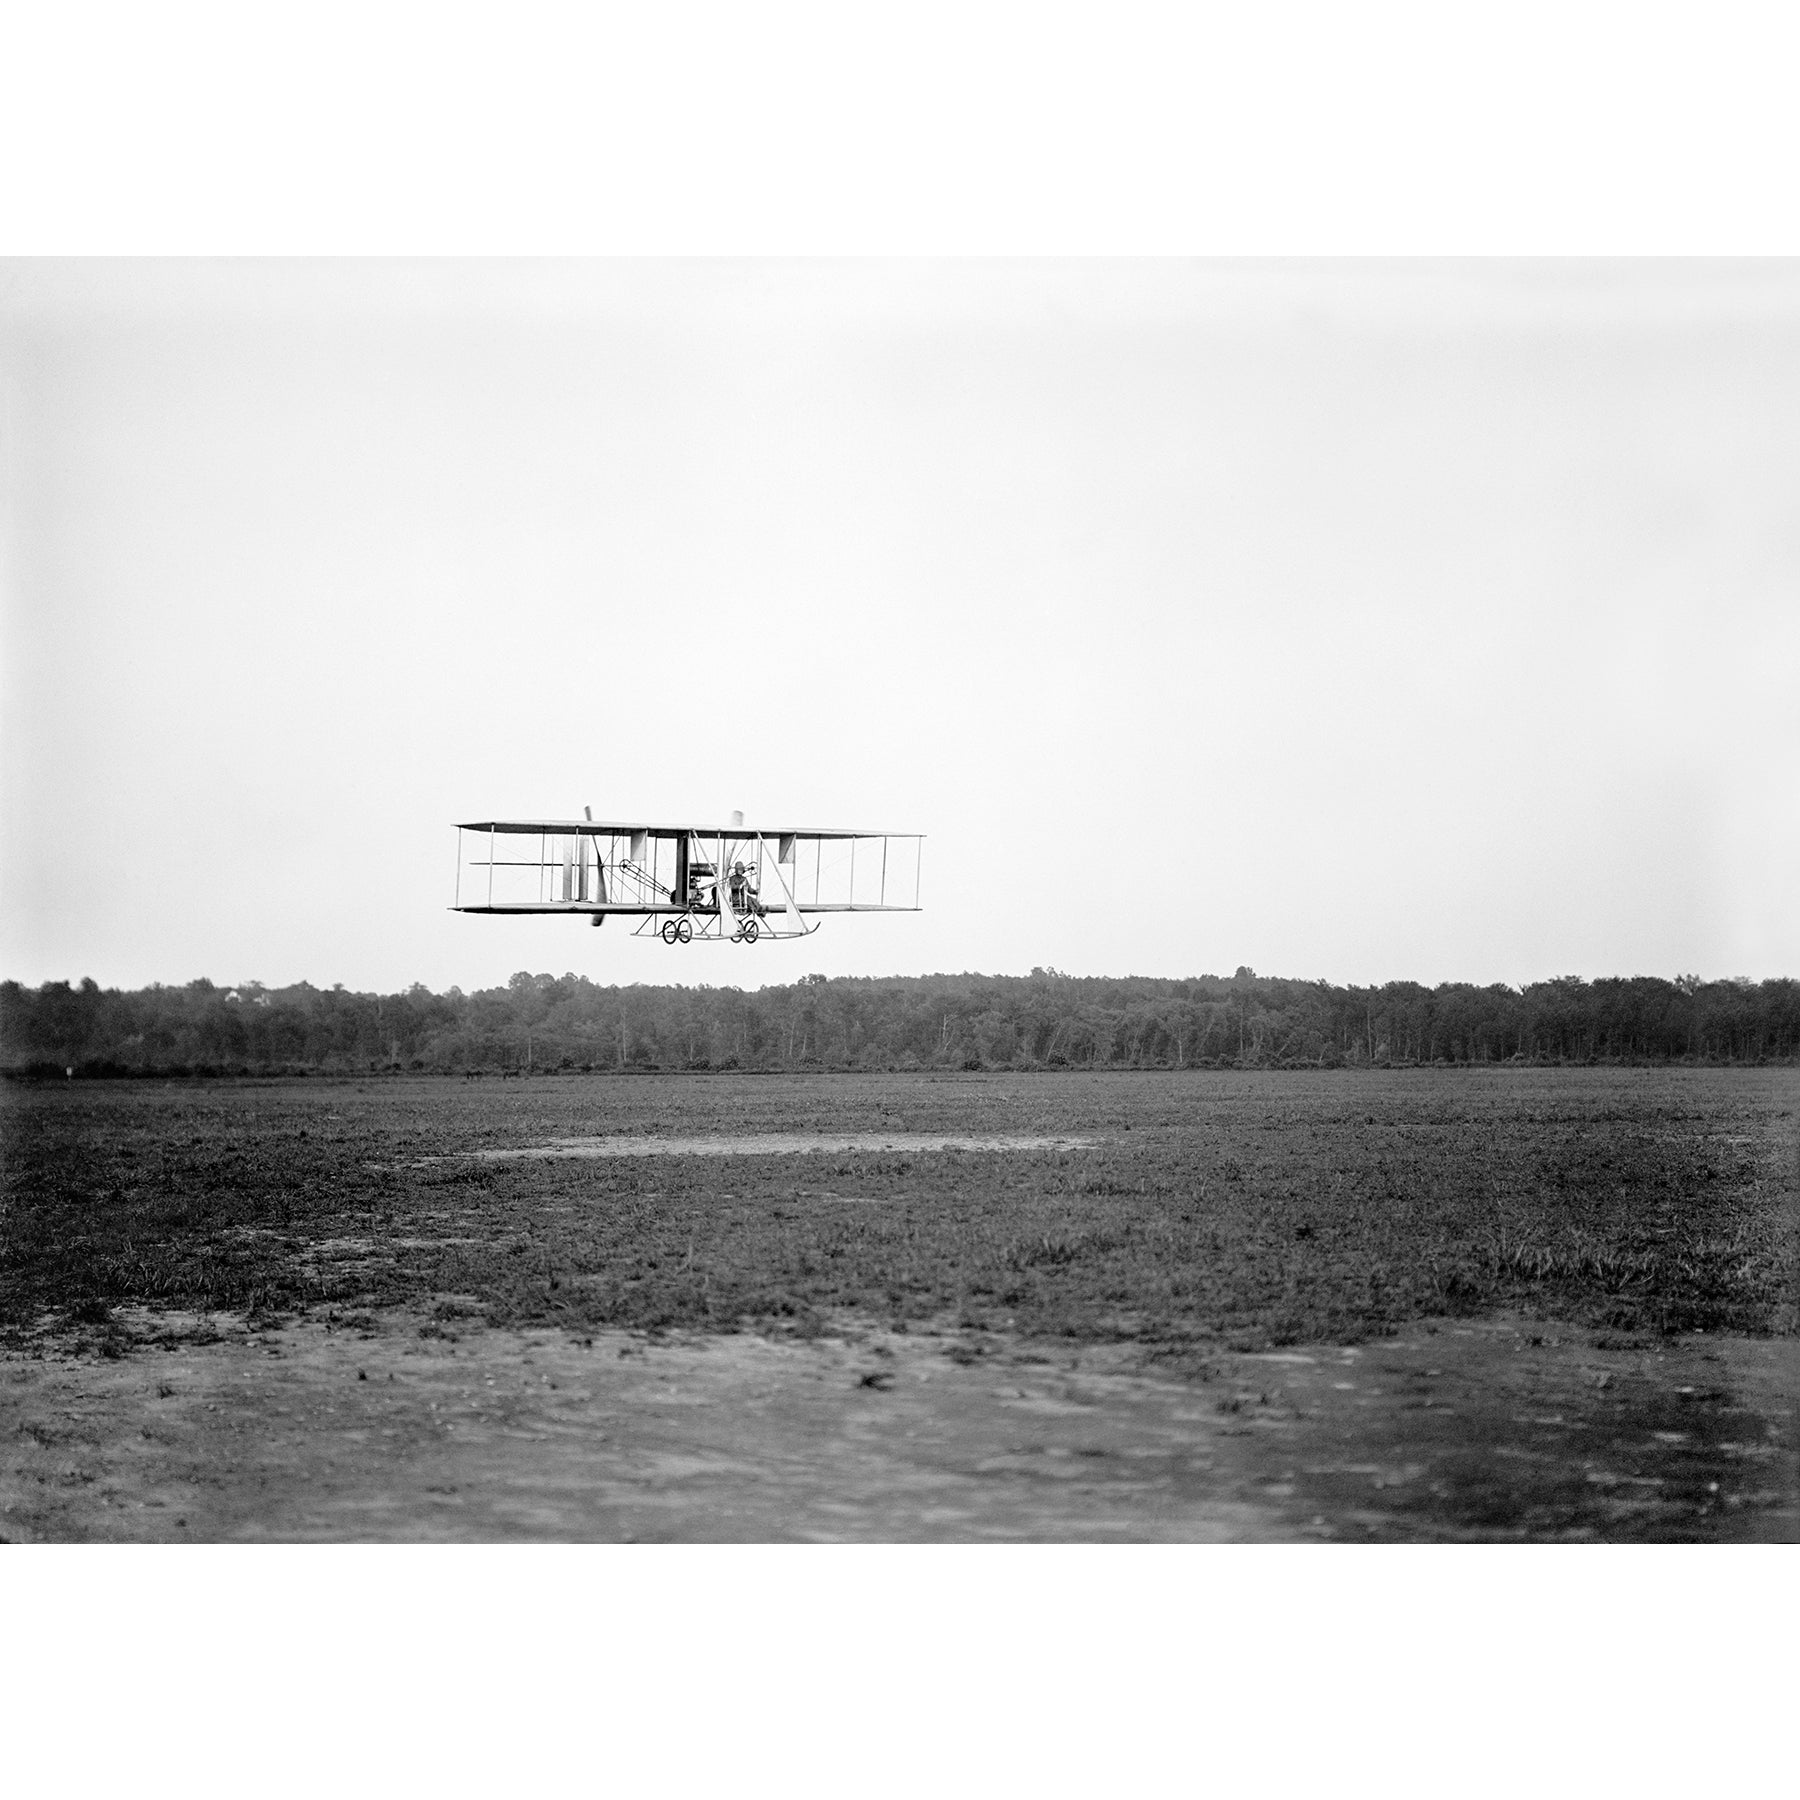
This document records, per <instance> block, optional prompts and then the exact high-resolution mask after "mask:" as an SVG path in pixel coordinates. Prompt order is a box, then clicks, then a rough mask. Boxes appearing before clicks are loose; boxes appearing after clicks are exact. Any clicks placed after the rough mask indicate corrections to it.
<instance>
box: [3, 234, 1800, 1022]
mask: <svg viewBox="0 0 1800 1800" xmlns="http://www.w3.org/2000/svg"><path fill="white" fill-rule="evenodd" d="M0 430H3V432H4V442H3V448H0V456H3V458H4V460H3V462H0V499H3V506H4V511H3V513H0V556H3V557H4V561H3V563H0V578H3V580H4V590H5V613H4V638H3V641H0V649H3V651H4V670H3V680H4V687H3V689H0V696H3V704H4V722H3V732H4V736H3V738H0V754H3V757H4V764H3V776H0V779H3V787H0V853H3V861H0V974H4V975H8V976H12V977H14V978H17V979H21V980H24V981H28V982H38V981H41V980H44V979H48V978H62V977H70V978H75V977H79V976H81V975H89V974H91V975H93V976H94V977H95V978H96V979H98V980H100V981H101V982H102V983H103V984H106V985H113V984H120V985H127V986H134V985H138V984H141V983H144V982H148V981H152V980H161V981H170V982H176V981H184V980H187V979H190V978H192V977H193V976H195V975H199V974H206V975H209V976H211V977H212V978H213V979H215V980H218V981H237V980H245V979H252V978H255V979H260V980H263V981H267V982H271V983H278V982H287V981H292V980H298V979H302V978H305V979H308V980H311V981H313V982H315V983H319V984H321V985H329V984H330V983H332V982H336V981H342V982H344V983H345V984H347V985H349V986H352V987H379V988H383V989H391V988H394V987H397V986H401V985H404V984H406V983H408V982H411V981H414V980H419V981H423V982H425V983H427V984H428V985H430V986H432V987H434V988H443V987H445V986H448V985H450V984H451V983H456V984H459V985H461V986H462V987H464V988H471V987H476V986H482V985H487V984H490V983H492V982H495V981H500V980H503V979H504V978H505V977H506V976H507V975H508V974H509V973H510V972H511V971H513V970H515V969H519V968H530V969H533V970H538V969H548V970H551V971H554V972H557V973H560V972H562V971H564V970H575V971H579V972H583V973H586V974H588V975H590V976H591V977H593V978H594V979H596V980H600V981H615V980H616V981H626V982H629V981H636V980H658V981H660V980H676V979H679V980H684V981H694V982H700V981H704V982H709V983H714V984H725V983H734V984H740V985H746V986H752V985H758V984H760V983H761V982H763V981H772V980H777V981H786V980H791V979H793V978H795V977H796V976H798V975H800V974H803V973H806V972H809V971H811V970H814V969H819V970H823V971H825V972H828V973H851V974H884V973H910V972H919V971H925V970H933V969H982V970H990V971H1001V972H1023V971H1025V970H1028V969H1030V968H1031V967H1032V966H1033V965H1034V964H1040V963H1042V964H1051V965H1054V966H1056V967H1059V968H1062V969H1065V970H1068V971H1070V972H1073V973H1079V974H1103V973H1127V972H1135V973H1148V974H1164V975H1187V974H1197V973H1201V972H1203V971H1216V972H1223V973H1229V972H1230V971H1231V970H1232V969H1233V968H1234V967H1236V966H1237V965H1238V964H1240V963H1249V964H1251V965H1252V966H1254V967H1255V968H1256V969H1258V970H1259V971H1261V972H1264V973H1270V974H1285V975H1295V976H1326V977H1329V978H1331V979H1334V980H1340V981H1374V980H1387V979H1391V978H1399V977H1409V978H1414V979H1418V980H1423V981H1427V982H1435V981H1439V980H1446V979H1467V980H1474V981H1507V982H1522V981H1528V980H1533V979H1537V978H1540V977H1544V976H1549V975H1555V974H1560V973H1580V974H1584V975H1589V976H1593V975H1600V974H1632V973H1640V972H1645V973H1660V974H1665V975H1672V974H1674V973H1676V972H1678V971H1685V970H1689V969H1692V970H1697V971H1699V972H1701V973H1703V974H1707V975H1726V974H1750V975H1755V976H1765V975H1773V974H1794V973H1800V903H1797V901H1796V895H1800V805H1797V798H1800V705H1796V702H1795V695H1796V693H1797V692H1800V680H1797V676H1800V264H1797V263H1771V262H1761V263H1747V264H1725V263H1655V264H1643V263H1586V264H1571V263H1550V264H1514V263H1502V262H1487V263H1462V264H1451V263H1279V262H1262V263H1243V262H1239V263H1232V262H1180V261H1149V262H1091V261H1090V262H1083V261H1063V262H1056V261H1045V262H986V263H983V262H904V261H902V262H780V261H766V262H631V261H610V262H604V261H603V262H589V263H579V262H567V263H554V262H552V263H469V264H452V263H434V264H397V263H387V264H360V263H178V262H137V263H112V264H108V263H67V262H25V261H14V262H10V263H6V264H3V265H0ZM584 804H585V805H591V806H592V807H593V809H594V812H595V814H596V816H599V817H606V816H620V817H630V816H636V815H643V816H648V817H657V816H661V815H676V816H680V815H691V814H699V815H703V816H718V815H722V814H724V813H725V812H726V811H728V810H729V809H730V808H732V807H741V808H743V809H744V811H745V812H746V814H747V815H748V817H749V819H750V821H751V822H752V823H755V822H757V820H758V819H759V818H760V819H762V820H765V821H770V822H783V823H786V822H800V823H808V822H818V823H825V824H840V823H842V824H851V825H859V826H865V825H866V826H869V827H873V828H888V829H894V830H917V831H923V832H926V833H928V834H929V838H928V842H927V845H926V851H925V875H924V899H925V904H926V909H927V910H926V911H925V912H924V913H923V914H921V915H918V916H916V917H901V918H893V919H885V918H879V919H854V920H830V921H828V922H827V923H826V925H825V928H824V929H823V930H822V931H821V932H820V933H819V935H818V936H817V937H815V938H813V939H811V940H810V941H809V942H807V943H805V944H803V945H759V946H757V947H756V948H754V949H708V950H702V949H698V948H696V949H691V950H687V951H683V952H677V951H671V950H668V949H665V948H664V947H663V946H662V945H660V944H649V943H638V942H633V941H632V940H631V938H630V936H629V933H628V931H627V930H625V929H621V927H620V924H619V922H618V921H614V922H613V923H612V924H610V925H608V926H607V927H606V928H605V929H604V930H603V931H593V930H590V929H588V928H587V927H586V926H585V925H582V924H579V923H576V922H573V921H566V920H520V921H515V920H501V919H492V918H481V917H465V916H458V915H454V914H452V913H450V912H448V911H446V910H445V909H446V908H447V906H448V904H449V901H450V898H451V894H450V885H451V874H452V868H453V854H454V834H453V833H452V831H451V829H450V825H451V822H452V821H453V820H456V819H467V818H480V817H487V816H494V815H498V816H503V817H504V816H508V815H525V816H539V815H544V814H549V815H558V814H562V815H571V816H573V815H578V814H579V813H580V811H581V808H582V806H583V805H584Z"/></svg>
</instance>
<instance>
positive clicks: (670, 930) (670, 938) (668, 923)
mask: <svg viewBox="0 0 1800 1800" xmlns="http://www.w3.org/2000/svg"><path fill="white" fill-rule="evenodd" d="M680 929H681V928H680V926H679V925H678V924H677V923H676V922H675V920H673V919H664V920H663V922H662V941H663V942H664V943H665V944H672V943H674V941H675V934H676V933H677V932H678V931H679V930H680Z"/></svg>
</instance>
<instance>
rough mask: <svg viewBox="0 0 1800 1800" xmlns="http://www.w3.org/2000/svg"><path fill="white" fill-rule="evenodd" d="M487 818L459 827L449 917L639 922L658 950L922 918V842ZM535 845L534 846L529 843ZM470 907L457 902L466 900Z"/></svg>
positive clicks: (792, 831)
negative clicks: (871, 919) (828, 920)
mask: <svg viewBox="0 0 1800 1800" xmlns="http://www.w3.org/2000/svg"><path fill="white" fill-rule="evenodd" d="M583 810H584V811H585V812H587V814H588V816H587V817H586V818H582V819H484V820H479V821H475V822H471V823H469V824H466V825H458V826H457V827H456V897H455V900H454V902H453V904H452V907H451V910H452V911H453V912H470V913H570V914H575V915H577V916H581V917H585V918H586V919H587V920H588V921H589V922H590V923H591V924H594V925H604V924H605V923H606V921H607V920H608V919H609V918H612V917H615V916H616V917H619V918H625V919H636V920H637V921H638V924H637V928H636V930H635V931H634V932H633V934H632V935H633V936H635V937H643V936H646V935H654V936H657V937H660V938H661V939H662V941H663V942H664V943H665V944H692V943H720V944H722V943H731V944H754V943H755V942H756V941H757V940H758V939H759V938H764V937H770V938H792V937H806V936H808V935H809V934H810V933H812V932H815V931H817V930H818V929H819V924H820V923H821V922H822V921H819V920H815V921H814V922H813V923H812V924H808V923H807V920H808V917H809V916H810V915H813V914H819V913H867V912H919V911H922V910H923V909H922V908H921V907H920V905H919V875H920V868H921V864H922V862H923V858H924V846H925V839H924V836H923V834H922V833H919V832H895V831H846V830H836V829H827V828H822V827H818V826H803V825H782V826H768V827H754V826H747V825H745V823H744V815H743V814H742V813H733V814H732V815H731V820H730V823H729V824H725V825H689V824H672V825H671V824H663V825H649V824H631V823H620V822H619V821H616V820H601V819H595V818H594V817H593V814H592V809H591V808H584V809H583ZM534 840H535V841H534ZM465 893H467V894H469V895H470V898H468V899H464V898H463V896H464V894H465Z"/></svg>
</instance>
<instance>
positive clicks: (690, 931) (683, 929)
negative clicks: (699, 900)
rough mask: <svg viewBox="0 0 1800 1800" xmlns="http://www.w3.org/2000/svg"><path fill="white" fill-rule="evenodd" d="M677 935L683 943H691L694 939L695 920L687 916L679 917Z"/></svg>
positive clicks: (676, 922)
mask: <svg viewBox="0 0 1800 1800" xmlns="http://www.w3.org/2000/svg"><path fill="white" fill-rule="evenodd" d="M675 936H676V937H677V938H678V939H679V940H680V941H681V942H682V943H684V944H691V943H692V942H693V941H694V921H693V920H692V919H690V918H686V917H683V918H680V919H677V920H676V921H675Z"/></svg>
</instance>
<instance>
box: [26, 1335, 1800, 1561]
mask: <svg viewBox="0 0 1800 1800" xmlns="http://www.w3.org/2000/svg"><path fill="white" fill-rule="evenodd" d="M442 1310H443V1309H441V1308H440V1309H439V1311H440V1312H442ZM116 1324H117V1329H118V1330H119V1331H120V1332H122V1333H124V1334H126V1335H127V1336H128V1337H129V1341H130V1347H129V1349H127V1350H126V1351H125V1352H124V1353H123V1354H115V1355H112V1356H108V1357H95V1356H89V1355H70V1354H68V1352H67V1348H66V1345H65V1344H64V1343H63V1341H62V1340H60V1339H58V1338H56V1337H54V1336H52V1335H49V1334H46V1335H45V1336H44V1337H43V1339H42V1340H41V1341H40V1343H39V1344H38V1345H37V1346H36V1348H35V1351H33V1350H31V1349H28V1350H26V1351H24V1352H9V1353H7V1354H6V1355H5V1357H4V1358H3V1359H0V1536H3V1537H5V1538H7V1539H9V1540H12V1541H45V1540H56V1541H70V1540H124V1541H134V1540H136V1541H157V1542H169V1541H203V1540H213V1541H237V1540H276V1541H310V1540H330V1541H409V1542H410V1541H428V1540H446V1539H457V1540H474V1541H500V1540H509V1539H522V1540H573V1541H629V1540H659V1539H660V1540H685V1541H708V1542H728V1541H752V1542H763V1541H774V1540H796V1539H797V1540H833V1539H842V1540H864V1541H871V1540H872V1541H883V1542H897V1541H909V1540H940V1541H944V1540H954V1541H988V1540H1006V1539H1017V1540H1037V1541H1102V1542H1104V1541H1128V1540H1164V1541H1180V1542H1215V1541H1254V1540H1283V1541H1292V1540H1295V1539H1300V1538H1305V1537H1308V1536H1312V1537H1332V1538H1353V1539H1387V1540H1394V1539H1408V1538H1431V1539H1446V1538H1473V1539H1483V1540H1488V1539H1508V1538H1511V1539H1517V1538H1526V1539H1539V1540H1542V1539H1556V1538H1600V1539H1619V1538H1657V1539H1671V1538H1675V1539H1681V1538H1698V1539H1753V1540H1755V1539H1760V1540H1764V1541H1793V1540H1794V1539H1795V1538H1796V1536H1797V1535H1800V1504H1797V1494H1800V1468H1797V1465H1796V1458H1795V1434H1794V1429H1793V1427H1794V1416H1793V1414H1794V1397H1795V1393H1796V1390H1797V1386H1800V1384H1797V1383H1796V1379H1795V1377H1796V1372H1797V1371H1796V1351H1797V1349H1800V1346H1796V1344H1795V1342H1794V1340H1792V1339H1748V1338H1703V1337H1693V1338H1687V1339H1682V1340H1679V1341H1676V1342H1672V1343H1668V1342H1660V1341H1659V1342H1646V1343H1616V1342H1610V1341H1607V1340H1604V1339H1602V1340H1596V1339H1595V1338H1594V1337H1593V1335H1592V1334H1591V1333H1586V1332H1578V1331H1574V1330H1570V1331H1569V1332H1567V1333H1566V1334H1560V1335H1559V1333H1558V1332H1557V1330H1556V1328H1553V1327H1552V1328H1545V1327H1543V1326H1542V1325H1540V1324H1530V1325H1526V1324H1522V1323H1516V1322H1504V1321H1503V1322H1499V1323H1484V1324H1479V1325H1470V1324H1451V1323H1447V1322H1441V1323H1434V1324H1427V1325H1425V1326H1422V1327H1420V1328H1417V1329H1415V1330H1411V1331H1409V1332H1408V1333H1407V1334H1406V1335H1405V1336H1403V1337H1399V1338H1395V1339H1391V1340H1387V1341H1383V1342H1380V1343H1376V1344H1372V1345H1367V1346H1364V1347H1363V1348H1360V1349H1339V1348H1322V1349H1301V1350H1288V1351H1281V1352H1276V1353H1272V1354H1265V1355H1260V1356H1258V1355H1224V1354H1219V1355H1212V1354H1209V1355H1208V1357H1207V1358H1206V1360H1205V1361H1204V1362H1202V1363H1196V1364H1193V1365H1191V1366H1189V1367H1187V1368H1185V1369H1184V1370H1182V1371H1181V1372H1179V1373H1177V1372H1173V1371H1168V1370H1158V1369H1157V1368H1155V1367H1147V1366H1145V1365H1144V1363H1143V1361H1142V1359H1141V1357H1139V1356H1138V1355H1137V1354H1136V1353H1135V1352H1134V1351H1133V1350H1132V1349H1131V1348H1130V1347H1129V1346H1124V1345H1118V1346H1108V1347H1105V1348H1102V1349H1096V1348H1095V1347H1093V1346H1092V1345H1083V1346H1080V1347H1074V1346H1067V1347H1065V1346H1062V1345H1059V1344H1056V1343H1045V1342H1043V1341H1037V1342H1032V1341H1029V1340H1022V1339H1014V1338H1008V1337H1002V1336H1000V1335H999V1334H995V1333H984V1332H957V1331H953V1330H949V1329H946V1330H944V1331H941V1332H937V1333H929V1334H927V1333H895V1332H887V1331H862V1330H859V1329H857V1328H856V1327H855V1326H854V1324H852V1323H849V1322H846V1323H845V1325H844V1331H843V1335H841V1336H836V1337H826V1338H824V1339H813V1340H804V1341H803V1340H782V1339H779V1338H770V1337H763V1336H756V1335H753V1334H749V1333H745V1334H741V1335H735V1336H679V1337H663V1338H657V1337H651V1336H646V1335H644V1334H638V1333H627V1332H597V1333H595V1334H594V1335H593V1336H592V1337H574V1336H570V1335H569V1334H567V1333H565V1332H562V1331H558V1330H528V1331H516V1330H501V1329H482V1328H480V1327H471V1328H469V1329H467V1330H461V1329H459V1330H458V1331H457V1332H456V1333H455V1334H453V1333H452V1332H451V1330H450V1329H449V1328H448V1327H446V1325H445V1324H444V1323H443V1322H442V1320H441V1319H439V1320H431V1319H425V1318H423V1317H422V1316H420V1315H404V1314H395V1313H386V1314H382V1315H379V1316H377V1315H374V1314H367V1315H362V1316H361V1318H360V1319H357V1318H354V1317H353V1318H348V1319H341V1320H340V1321H339V1322H338V1323H336V1324H333V1323H330V1322H322V1321H319V1320H316V1319H314V1320H307V1321H304V1322H302V1323H299V1324H296V1325H290V1326H286V1327H283V1328H280V1329H266V1330H258V1329H254V1328H253V1327H251V1326H250V1325H248V1324H246V1323H245V1322H244V1320H243V1319H242V1318H241V1317H236V1316H231V1315H218V1316H217V1317H214V1318H211V1319H208V1320H201V1321H196V1320H195V1319H193V1318H189V1317H185V1316H174V1315H168V1314H157V1313H153V1312H148V1311H140V1312H133V1313H129V1314H127V1313H121V1315H120V1318H119V1319H118V1321H117V1322H116ZM196 1326H199V1327H201V1329H199V1330H197V1329H196ZM208 1336H212V1337H213V1339H214V1341H212V1342H206V1341H195V1340H196V1339H200V1340H204V1339H205V1338H206V1337H208Z"/></svg>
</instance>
